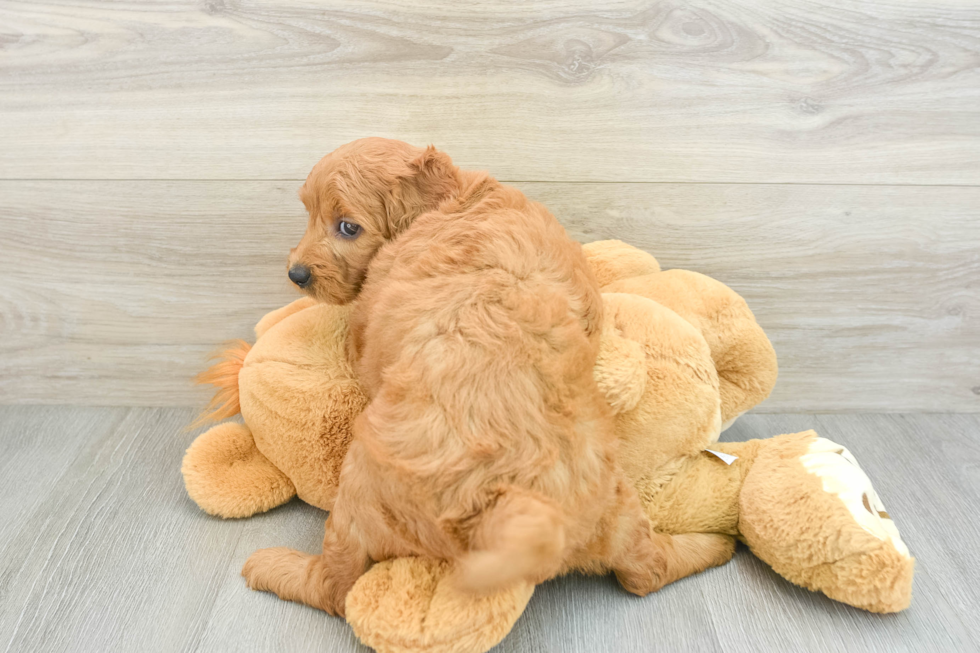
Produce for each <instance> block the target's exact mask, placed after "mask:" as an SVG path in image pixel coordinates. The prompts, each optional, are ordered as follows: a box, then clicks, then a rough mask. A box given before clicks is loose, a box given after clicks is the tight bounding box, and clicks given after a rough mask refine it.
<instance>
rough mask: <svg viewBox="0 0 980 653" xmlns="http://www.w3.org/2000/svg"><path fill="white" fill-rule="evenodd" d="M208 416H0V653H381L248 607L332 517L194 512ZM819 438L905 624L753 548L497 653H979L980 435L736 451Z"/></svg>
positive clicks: (782, 419) (311, 621)
mask: <svg viewBox="0 0 980 653" xmlns="http://www.w3.org/2000/svg"><path fill="white" fill-rule="evenodd" d="M193 414H194V413H193V411H192V410H190V409H179V408H178V409H138V408H137V409H125V408H115V409H111V408H110V409H94V408H72V407H26V406H18V407H0V454H2V458H0V472H2V474H0V490H2V494H0V521H2V523H3V524H4V528H3V529H2V530H0V650H2V651H9V652H15V651H35V650H43V651H46V652H51V653H61V652H63V651H73V652H79V653H81V652H87V651H92V652H95V651H109V650H112V651H136V650H139V651H161V652H164V651H166V652H168V653H169V652H170V651H188V652H191V651H235V652H245V653H259V652H263V653H264V652H279V651H283V652H286V651H288V652H293V651H310V652H312V651H334V652H338V653H339V652H342V651H358V652H366V651H367V649H366V648H364V647H363V646H360V645H359V644H358V643H357V642H356V640H355V639H354V638H353V636H352V635H351V633H350V630H349V629H348V628H347V627H346V625H345V624H344V623H343V622H342V621H340V620H338V619H334V618H332V617H329V616H327V615H325V614H324V613H321V612H318V611H316V610H312V609H310V608H307V607H304V606H299V605H296V604H292V603H286V602H284V601H279V600H278V599H275V598H274V597H272V596H270V595H267V594H262V593H257V592H252V591H250V590H248V589H247V587H246V586H245V583H244V581H242V579H241V577H240V576H239V571H240V569H241V565H242V564H243V563H244V561H245V559H246V558H247V556H248V555H249V554H250V553H251V552H252V551H253V550H254V549H256V548H259V547H264V546H272V545H289V546H294V547H297V548H300V549H304V550H308V551H315V550H317V548H318V547H319V545H320V541H321V538H322V528H323V523H322V522H323V518H324V514H325V513H323V512H321V511H320V510H318V509H316V508H313V507H311V506H307V505H305V504H302V503H301V502H299V501H293V502H291V503H289V504H287V505H286V506H282V507H280V508H277V509H275V510H273V511H271V512H270V513H267V514H265V515H260V516H258V517H254V518H252V519H248V520H240V521H236V520H228V521H223V520H219V519H215V518H211V517H208V516H207V515H205V514H203V513H202V512H200V511H199V510H197V508H196V506H194V505H193V503H191V501H190V500H189V499H188V498H187V497H186V496H185V495H184V493H183V488H182V484H181V478H180V473H179V465H180V458H181V454H182V451H183V449H184V448H185V447H186V446H187V445H188V444H189V443H190V441H191V440H192V438H193V435H191V434H187V433H181V432H180V429H181V428H182V427H183V425H184V424H186V423H187V422H188V421H189V420H190V419H191V418H192V417H193ZM814 427H815V428H816V429H817V430H818V432H820V433H821V435H823V436H825V437H828V438H831V439H833V440H835V441H837V442H839V443H841V444H843V445H845V446H847V447H848V448H849V449H850V450H851V451H852V452H853V453H854V454H855V456H857V458H858V460H859V461H860V462H861V464H862V466H863V467H864V469H865V470H866V471H867V473H868V475H869V476H870V477H871V478H872V479H873V480H874V483H875V486H876V489H877V490H878V492H879V494H880V495H881V497H882V499H883V500H884V502H885V505H886V506H887V507H888V511H889V513H890V514H891V515H892V516H893V517H894V518H895V520H896V523H897V524H898V526H899V528H900V529H901V531H902V534H903V538H904V539H905V541H906V543H907V544H908V546H909V548H910V549H911V551H912V554H913V555H914V556H915V557H916V560H917V568H916V579H915V587H914V594H913V599H912V606H911V608H910V609H909V610H907V611H906V612H903V613H899V614H895V615H887V616H882V615H874V614H870V613H866V612H863V611H860V610H856V609H853V608H850V607H848V606H845V605H842V604H840V603H835V602H834V601H831V600H829V599H827V598H826V597H823V596H822V595H819V594H814V593H811V592H808V591H806V590H803V589H801V588H798V587H796V586H793V585H791V584H789V583H787V582H786V581H785V580H783V579H782V578H780V577H779V576H777V575H776V574H775V573H774V572H773V571H772V570H771V569H770V568H768V567H767V566H766V565H765V564H764V563H762V562H761V561H759V560H758V559H757V558H755V557H754V556H753V555H752V554H751V553H749V552H748V551H747V550H746V549H745V548H740V549H739V551H738V552H737V553H736V555H735V558H734V560H733V561H732V562H731V563H729V564H727V565H724V566H723V567H720V568H718V569H713V570H710V571H708V572H706V573H704V574H701V575H699V576H695V577H691V578H688V579H685V580H683V581H681V582H678V583H676V584H673V585H671V586H669V587H667V588H665V589H663V590H662V591H660V592H658V593H656V594H652V595H650V596H648V597H645V598H643V599H640V598H637V597H634V596H632V595H629V594H627V593H626V592H623V591H622V590H621V589H620V588H619V587H618V585H617V584H616V581H615V579H613V578H612V577H606V578H594V577H592V578H587V577H581V576H570V577H566V578H561V579H558V580H554V581H551V582H549V583H546V584H544V585H543V586H541V587H539V588H538V589H537V591H536V592H535V595H534V597H533V598H532V600H531V602H530V604H529V605H528V608H527V610H526V612H525V613H524V615H523V616H522V617H521V618H520V619H519V620H518V622H517V624H516V625H515V627H514V630H513V631H512V632H511V634H510V635H509V636H508V637H507V638H506V639H505V640H504V641H503V642H502V643H501V644H500V645H499V646H498V647H497V648H496V649H494V651H495V653H528V652H530V651H562V652H563V653H619V652H624V653H630V652H633V651H636V652H640V651H650V650H651V649H652V648H654V647H655V648H656V649H658V650H669V651H679V652H696V653H704V652H706V651H718V652H721V651H726V652H732V653H743V652H744V653H755V652H757V651H767V650H774V651H775V650H779V651H790V650H791V651H814V652H821V653H822V652H824V651H828V650H833V651H855V652H857V651H882V652H884V651H887V652H889V653H891V652H893V651H966V650H973V649H974V648H975V646H974V643H975V642H976V641H977V638H978V637H980V626H978V624H977V621H976V619H975V612H976V606H977V605H978V604H980V589H978V588H980V567H978V566H977V565H976V564H975V555H974V549H975V546H974V543H975V542H976V541H977V539H978V538H980V526H978V525H977V522H976V520H975V519H973V517H972V512H971V511H970V510H969V509H968V508H964V506H967V507H968V506H970V505H974V504H975V503H976V501H977V500H978V499H980V476H978V475H977V469H978V468H980V448H978V440H977V433H978V432H980V416H975V415H962V414H961V415H819V416H815V415H746V416H744V417H742V418H741V419H740V420H739V421H738V422H737V423H736V424H735V426H734V427H732V429H730V430H729V431H727V432H726V433H725V434H724V436H723V439H724V440H730V441H739V440H745V439H749V438H755V437H771V436H773V435H776V434H779V433H783V432H794V431H799V430H803V429H807V428H814ZM11 473H13V476H11ZM910 480H914V482H910Z"/></svg>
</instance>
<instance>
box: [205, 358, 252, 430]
mask: <svg viewBox="0 0 980 653" xmlns="http://www.w3.org/2000/svg"><path fill="white" fill-rule="evenodd" d="M251 349H252V345H250V344H248V343H247V342H245V341H244V340H232V341H231V342H229V343H227V348H226V349H225V350H224V351H221V352H218V353H216V354H214V355H213V356H212V357H211V360H217V362H216V363H215V364H214V365H212V366H211V367H209V368H208V369H206V370H205V371H203V372H201V373H200V374H198V375H197V378H195V379H194V382H195V383H197V384H198V385H213V386H214V387H215V388H217V389H216V390H215V393H214V396H213V397H211V401H209V402H208V405H207V407H206V408H205V409H204V411H203V412H202V413H201V415H200V416H199V417H198V418H197V419H196V420H194V423H193V424H191V426H190V428H197V427H199V426H201V425H203V424H205V423H206V422H216V421H218V420H221V419H227V418H229V417H232V416H234V415H237V414H238V413H239V412H240V411H241V409H242V408H241V405H240V404H239V403H238V373H239V372H241V371H242V365H244V364H245V357H246V356H247V355H248V352H249V351H251Z"/></svg>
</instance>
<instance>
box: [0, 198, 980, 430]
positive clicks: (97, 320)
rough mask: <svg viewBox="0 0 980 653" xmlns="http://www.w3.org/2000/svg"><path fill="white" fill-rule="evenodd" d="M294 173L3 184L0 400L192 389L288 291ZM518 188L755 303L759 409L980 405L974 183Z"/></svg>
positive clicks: (86, 398)
mask: <svg viewBox="0 0 980 653" xmlns="http://www.w3.org/2000/svg"><path fill="white" fill-rule="evenodd" d="M297 186H298V183H296V182H97V181H81V182H78V181H76V182H40V181H36V182H12V181H7V182H0V253H2V255H0V331H2V338H0V403H16V402H29V403H75V404H101V405H164V406H166V405H192V404H196V405H202V402H203V401H204V399H205V394H206V393H205V392H204V391H203V390H202V389H195V388H192V387H191V385H190V379H191V378H192V377H193V375H194V374H195V373H197V372H198V371H199V370H200V369H202V368H203V367H204V366H205V364H206V355H207V353H208V352H209V351H211V350H213V349H214V348H215V347H216V346H218V345H219V344H220V343H221V342H222V341H223V340H226V339H231V338H251V328H252V326H253V325H254V323H255V322H256V321H257V320H258V318H259V317H261V316H262V315H263V314H264V313H265V312H266V311H268V310H271V309H273V308H276V307H278V306H280V305H282V304H285V303H286V302H288V301H290V300H292V299H293V298H295V297H296V296H297V295H296V293H295V291H294V290H293V289H292V287H291V285H290V283H289V282H288V280H287V279H286V275H285V257H286V254H287V252H288V250H289V248H290V247H291V246H293V245H295V243H296V242H297V241H298V239H299V237H300V236H301V235H302V232H303V230H304V228H305V214H304V210H303V207H302V204H301V203H300V202H299V201H298V199H297V198H296V188H297ZM519 186H520V187H521V188H522V189H523V190H524V191H525V192H526V193H527V194H528V195H529V196H531V197H533V198H535V199H537V200H540V201H542V202H544V203H545V204H546V205H548V206H549V207H550V208H551V209H552V210H553V211H554V213H555V214H556V215H557V216H558V217H559V219H560V220H562V221H563V223H564V224H565V225H566V226H567V227H568V229H569V232H570V233H571V235H572V236H573V237H575V238H578V239H580V240H582V241H591V240H597V239H602V238H622V239H624V240H626V241H628V242H631V243H634V244H636V245H637V246H639V247H642V248H644V249H646V250H648V251H650V252H652V253H653V254H655V255H656V256H658V258H659V259H660V261H661V263H662V264H663V265H664V266H665V267H681V268H688V269H693V270H698V271H701V272H704V273H706V274H709V275H711V276H713V277H715V278H717V279H719V280H721V281H723V282H725V283H727V284H729V285H730V286H732V287H733V288H734V289H735V290H736V291H738V292H740V293H741V294H742V295H743V296H745V297H746V299H747V300H748V301H749V305H750V306H751V307H752V308H753V310H754V311H755V313H756V316H757V318H758V320H759V322H760V324H762V326H763V328H764V329H765V330H766V331H767V333H768V334H769V336H770V338H771V339H772V341H773V343H774V345H775V347H776V351H777V354H778V355H779V357H780V367H781V372H780V379H779V382H778V383H777V385H776V390H775V392H774V394H773V396H772V397H771V398H770V399H769V400H768V401H767V402H766V403H764V404H762V406H761V407H760V410H763V411H776V412H792V411H825V412H826V411H869V410H878V411H898V412H903V411H904V412H907V411H920V410H926V411H951V410H952V411H974V412H975V411H980V189H978V188H956V187H860V186H829V187H828V186H798V185H739V184H735V185H731V184H562V183H525V184H519Z"/></svg>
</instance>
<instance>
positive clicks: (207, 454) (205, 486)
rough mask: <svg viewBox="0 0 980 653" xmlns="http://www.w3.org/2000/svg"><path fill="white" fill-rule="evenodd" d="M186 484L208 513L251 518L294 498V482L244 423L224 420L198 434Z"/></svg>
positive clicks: (186, 471) (187, 461) (185, 465)
mask: <svg viewBox="0 0 980 653" xmlns="http://www.w3.org/2000/svg"><path fill="white" fill-rule="evenodd" d="M181 472H182V473H183V475H184V486H185V487H186V488H187V494H188V495H190V497H191V499H193V500H194V502H195V503H196V504H197V505H198V506H200V507H201V509H202V510H204V511H205V512H207V513H209V514H211V515H216V516H218V517H225V518H229V517H250V516H252V515H254V514H256V513H260V512H265V511H266V510H271V509H272V508H275V507H276V506H279V505H282V504H284V503H286V502H287V501H289V500H290V499H291V498H293V496H295V494H296V489H295V488H294V487H293V484H292V482H291V481H290V480H289V479H288V478H287V477H286V475H285V474H283V473H282V472H281V471H279V470H278V469H277V468H276V467H275V466H274V465H273V464H272V463H271V462H269V459H268V458H266V457H265V456H263V455H262V454H261V453H260V452H259V450H258V449H257V448H256V447H255V441H254V440H253V439H252V432H251V431H249V429H248V427H246V426H244V425H243V424H237V423H233V422H227V423H224V424H219V425H217V426H215V427H213V428H211V429H209V430H207V431H205V432H204V433H202V434H201V435H199V436H198V437H197V439H196V440H194V442H193V443H192V444H191V446H190V447H189V448H188V449H187V453H186V454H184V462H183V465H182V466H181Z"/></svg>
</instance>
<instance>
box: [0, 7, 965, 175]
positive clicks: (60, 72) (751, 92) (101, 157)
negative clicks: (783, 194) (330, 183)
mask: <svg viewBox="0 0 980 653" xmlns="http://www.w3.org/2000/svg"><path fill="white" fill-rule="evenodd" d="M372 134H376V135H384V136H392V137H397V138H402V139H404V140H408V141H412V142H416V143H420V144H423V143H427V142H434V143H436V144H438V145H439V146H441V147H443V148H444V149H446V150H447V151H449V152H451V153H452V154H453V155H454V156H455V157H456V159H457V162H458V163H460V164H462V165H464V166H467V167H477V168H484V167H485V168H489V169H490V170H491V171H492V172H494V173H495V174H496V175H497V176H498V177H500V178H502V179H508V180H522V181H527V180H544V181H614V182H619V181H710V182H798V183H799V182H807V183H813V182H820V183H919V184H977V183H980V157H978V156H977V152H978V149H980V7H978V6H977V4H976V3H969V2H961V1H959V0H930V1H929V2H928V3H923V2H921V1H920V0H895V1H887V2H886V1H884V0H875V1H871V2H857V1H850V2H848V1H826V2H780V3H771V2H765V1H764V0H740V1H737V2H732V1H724V2H723V1H721V0H717V1H710V0H703V1H694V2H680V1H674V0H664V1H659V2H650V1H649V0H614V1H612V2H602V3H595V2H592V1H591V0H562V1H560V2H558V1H553V0H552V1H548V2H534V3H526V2H514V1H508V2H504V3H500V2H484V1H474V2H466V3H462V4H461V3H458V2H455V0H425V1H423V2H413V3H392V2H377V1H374V0H354V1H350V0H345V1H344V2H339V1H337V0H332V1H326V2H322V1H321V2H303V3H300V2H291V3H280V2H269V1H255V0H200V1H196V0H195V1H189V0H160V1H154V2H135V1H133V2H105V1H98V0H6V1H5V2H3V3H2V4H0V142H2V143H3V144H4V145H3V147H2V148H0V177H2V178H8V179H14V178H16V179H20V178H45V179H47V178H58V179H66V178H127V179H128V178H141V179H163V178H166V179H284V178H289V179H299V178H302V177H305V175H306V172H307V171H308V170H309V168H310V166H311V165H312V164H313V163H314V162H315V161H316V160H317V159H318V158H319V157H320V156H322V154H323V153H325V152H327V151H329V150H331V149H333V148H334V147H336V146H337V145H339V144H341V143H344V142H346V141H349V140H352V139H354V138H357V137H361V136H365V135H372Z"/></svg>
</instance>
